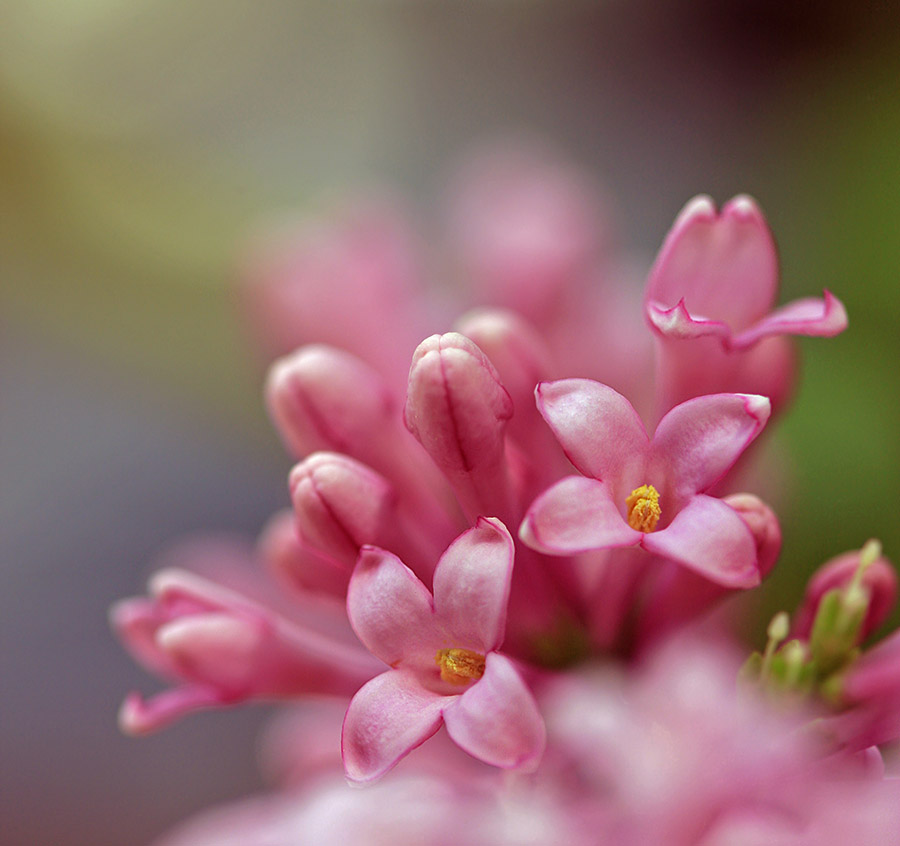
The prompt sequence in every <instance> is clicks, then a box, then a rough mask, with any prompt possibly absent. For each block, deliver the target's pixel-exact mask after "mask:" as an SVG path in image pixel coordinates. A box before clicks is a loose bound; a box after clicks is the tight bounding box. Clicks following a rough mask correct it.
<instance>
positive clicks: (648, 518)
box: [625, 485, 662, 532]
mask: <svg viewBox="0 0 900 846" xmlns="http://www.w3.org/2000/svg"><path fill="white" fill-rule="evenodd" d="M625 505H627V506H628V525H629V526H631V528H632V529H635V530H636V531H638V532H652V531H653V530H654V529H655V528H656V524H657V523H658V522H659V518H660V516H661V515H662V509H661V508H660V507H659V491H658V490H656V488H654V487H653V485H641V486H640V487H639V488H635V489H634V490H633V491H632V492H631V493H630V494H629V496H628V498H627V499H626V500H625Z"/></svg>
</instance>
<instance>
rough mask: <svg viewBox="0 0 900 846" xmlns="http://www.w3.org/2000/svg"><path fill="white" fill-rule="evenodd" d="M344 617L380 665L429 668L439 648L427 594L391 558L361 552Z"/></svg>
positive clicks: (366, 548) (372, 550)
mask: <svg viewBox="0 0 900 846" xmlns="http://www.w3.org/2000/svg"><path fill="white" fill-rule="evenodd" d="M347 614H348V616H349V617H350V624H351V625H352V626H353V631H355V632H356V635H357V637H359V639H360V640H361V641H362V642H363V644H364V645H365V646H366V648H367V649H368V650H369V651H370V652H371V653H372V654H373V655H375V656H376V657H378V658H380V659H381V660H382V661H384V663H385V664H389V665H391V666H392V667H393V666H396V665H397V664H398V663H400V662H401V661H402V662H403V663H404V664H410V663H414V664H418V665H420V666H425V667H430V668H432V669H433V668H434V656H435V654H436V651H437V649H439V648H440V644H438V643H437V642H436V641H433V638H434V637H437V627H436V623H435V620H434V605H433V604H432V599H431V594H430V593H429V592H428V588H426V587H425V585H423V584H422V582H420V581H419V579H418V578H417V577H416V575H415V573H413V571H412V570H410V569H409V567H407V566H406V565H405V564H404V563H403V562H402V561H401V560H400V559H399V558H397V556H396V555H392V554H391V553H390V552H386V551H385V550H383V549H377V548H376V547H371V546H364V547H363V548H362V551H361V552H360V554H359V561H358V562H357V564H356V569H355V570H354V571H353V575H352V576H351V578H350V585H349V587H348V588H347ZM429 634H431V635H432V637H429V636H428V635H429Z"/></svg>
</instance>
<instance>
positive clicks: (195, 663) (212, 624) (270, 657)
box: [110, 543, 382, 734]
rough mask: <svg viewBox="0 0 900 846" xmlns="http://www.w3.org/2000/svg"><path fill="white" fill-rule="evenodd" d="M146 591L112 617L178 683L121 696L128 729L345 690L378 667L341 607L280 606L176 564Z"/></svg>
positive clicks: (191, 552)
mask: <svg viewBox="0 0 900 846" xmlns="http://www.w3.org/2000/svg"><path fill="white" fill-rule="evenodd" d="M223 552H224V555H223ZM236 552H237V551H236V550H234V551H233V550H229V549H227V548H226V549H224V550H223V545H222V544H217V543H207V544H205V545H204V544H197V543H192V544H191V545H190V547H189V548H187V549H185V550H184V551H179V553H178V555H179V557H183V558H186V559H188V560H189V561H190V560H191V559H195V560H197V561H198V562H199V563H201V564H204V563H209V561H210V559H211V560H212V563H213V566H214V567H215V566H216V565H219V567H220V568H221V567H222V565H223V564H224V563H225V560H224V559H225V558H226V557H227V556H232V557H233V556H234V555H235V553H236ZM237 554H238V555H240V553H237ZM253 577H254V578H258V575H257V574H253ZM149 592H150V596H149V597H147V598H143V597H137V598H134V599H126V600H122V601H120V602H118V603H116V604H115V605H114V606H113V608H112V609H111V611H110V620H111V622H112V625H113V628H114V629H115V630H116V632H117V634H118V635H119V637H120V639H121V640H122V642H123V643H124V644H125V646H126V647H127V648H128V649H129V651H130V652H131V653H132V655H133V656H134V657H135V659H136V660H138V661H139V662H140V663H142V664H144V665H145V666H146V667H147V668H148V669H150V670H152V671H153V672H155V673H156V674H157V675H159V676H161V677H162V678H164V679H168V680H170V681H172V682H174V683H175V686H174V687H173V688H171V689H170V690H167V691H164V692H162V693H159V694H157V695H155V696H153V697H152V698H151V699H149V700H144V699H143V698H142V697H141V696H140V695H139V694H137V693H132V694H131V695H130V696H128V698H127V699H126V700H125V702H124V703H123V705H122V708H121V711H120V714H119V723H120V725H121V727H122V729H123V730H124V731H126V732H128V733H129V734H146V733H148V732H152V731H156V730H158V729H160V728H163V727H165V726H166V725H168V724H170V723H172V722H174V721H175V720H177V719H180V718H181V717H182V716H184V715H186V714H188V713H192V712H194V711H198V710H204V709H209V708H219V707H225V706H229V705H235V704H237V703H241V702H246V701H247V700H250V699H285V698H290V697H296V696H299V695H305V694H311V693H327V694H334V695H343V696H349V695H350V694H352V693H353V692H354V691H355V690H356V689H357V688H358V687H359V685H360V684H361V683H362V682H363V681H365V680H367V679H369V678H371V677H372V676H373V675H374V674H375V673H377V672H379V671H380V670H381V668H382V665H381V664H380V663H379V662H378V661H376V660H375V659H373V658H372V657H371V656H369V655H367V654H366V653H365V651H363V650H362V649H360V647H359V645H358V644H357V643H355V642H354V641H353V639H352V638H353V636H352V633H351V632H350V631H349V630H348V629H347V626H346V619H342V618H343V615H342V614H341V613H340V608H339V607H338V608H334V607H332V606H328V605H327V604H321V603H320V604H319V606H318V607H317V609H316V613H315V614H305V615H303V614H299V613H298V612H299V611H300V610H301V607H302V606H299V605H298V606H297V607H296V608H295V609H291V608H290V607H289V606H288V611H287V613H284V612H283V611H282V610H276V608H275V607H272V606H271V605H268V604H266V603H265V602H264V601H258V600H256V599H253V598H251V597H250V596H248V595H247V594H246V593H243V592H241V591H240V590H239V589H232V588H230V587H226V586H225V585H223V584H217V583H216V582H214V581H212V580H210V579H207V578H205V577H204V576H201V575H198V574H197V573H192V572H189V571H187V570H182V569H174V568H171V569H163V570H160V571H158V572H157V573H156V574H155V575H154V576H153V578H152V579H151V580H150V585H149Z"/></svg>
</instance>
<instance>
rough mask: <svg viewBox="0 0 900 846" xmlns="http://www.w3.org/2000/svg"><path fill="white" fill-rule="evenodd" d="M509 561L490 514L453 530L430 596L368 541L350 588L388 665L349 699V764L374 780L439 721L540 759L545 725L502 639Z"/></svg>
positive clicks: (507, 546)
mask: <svg viewBox="0 0 900 846" xmlns="http://www.w3.org/2000/svg"><path fill="white" fill-rule="evenodd" d="M512 567H513V542H512V538H511V537H510V535H509V532H508V531H507V530H506V528H505V527H504V526H503V524H502V523H500V521H499V520H496V519H493V518H479V520H478V522H477V524H476V526H475V528H473V529H470V530H469V531H467V532H465V533H463V534H462V535H461V536H460V537H459V538H457V540H455V541H454V542H453V543H452V544H451V545H450V547H449V548H448V549H447V551H446V552H445V553H444V555H443V556H442V557H441V559H440V561H439V562H438V565H437V568H436V569H435V572H434V597H433V598H432V595H431V593H430V592H429V591H428V589H427V588H426V587H425V585H423V584H422V582H421V581H419V579H418V578H417V577H416V576H415V574H414V573H413V572H412V571H411V570H410V569H409V568H407V567H406V566H405V565H404V564H403V563H402V562H401V561H400V559H398V558H397V557H396V556H394V555H392V554H391V553H389V552H386V551H384V550H381V549H376V548H374V547H368V548H365V549H364V550H363V552H362V554H361V555H360V559H359V562H358V564H357V566H356V570H355V571H354V573H353V577H352V578H351V581H350V587H349V590H348V594H347V612H348V614H349V616H350V622H351V624H352V626H353V629H354V631H355V632H356V634H357V635H358V636H359V639H360V640H361V641H362V642H363V643H364V644H365V645H366V647H368V649H369V650H370V651H371V652H372V653H373V654H374V655H376V656H377V657H378V658H380V659H381V660H382V661H384V662H385V663H386V664H389V665H390V666H391V668H392V669H390V670H388V671H387V672H386V673H382V674H381V675H380V676H377V677H376V678H374V679H372V681H370V682H368V684H366V685H365V686H364V687H363V688H362V689H361V690H360V691H359V692H358V693H357V694H356V695H355V696H354V697H353V699H352V701H351V702H350V707H349V708H348V710H347V716H346V718H345V720H344V729H343V735H342V739H341V748H342V751H343V758H344V768H345V771H346V773H347V775H348V776H349V777H350V778H351V779H353V780H354V781H371V780H372V779H375V778H378V777H379V776H381V775H383V774H384V773H385V772H387V771H388V770H389V769H390V768H391V767H393V766H394V765H395V764H396V763H397V762H398V761H399V760H400V759H401V758H402V757H404V756H405V755H407V754H408V753H409V752H410V751H411V750H412V749H414V748H415V747H417V746H419V745H420V744H421V743H423V742H424V741H425V740H427V739H428V738H429V737H431V736H432V735H433V734H434V733H435V732H436V731H437V730H438V729H439V728H440V726H441V724H442V723H443V724H444V725H446V727H447V731H448V733H449V734H450V737H451V738H452V739H453V740H454V742H455V743H456V744H457V745H459V746H460V747H461V748H462V749H464V750H465V751H466V752H468V753H469V754H471V755H473V756H474V757H476V758H479V759H481V760H482V761H485V762H486V763H489V764H493V765H495V766H498V767H504V768H507V769H513V768H528V767H531V766H536V765H537V762H538V760H539V758H540V755H541V753H542V751H543V747H544V727H543V721H542V719H541V716H540V713H539V712H538V709H537V704H536V703H535V701H534V699H533V697H532V695H531V693H530V692H529V690H528V688H527V687H526V686H525V683H524V682H523V681H522V679H521V677H520V676H519V673H518V671H517V670H516V668H515V666H514V665H513V664H512V662H511V661H510V660H509V659H508V658H506V657H505V656H504V655H502V654H500V653H499V652H498V651H497V650H498V649H499V647H500V644H501V643H502V641H503V635H504V629H505V625H506V605H507V600H508V597H509V588H510V579H511V576H512Z"/></svg>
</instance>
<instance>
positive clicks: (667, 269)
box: [644, 195, 847, 409]
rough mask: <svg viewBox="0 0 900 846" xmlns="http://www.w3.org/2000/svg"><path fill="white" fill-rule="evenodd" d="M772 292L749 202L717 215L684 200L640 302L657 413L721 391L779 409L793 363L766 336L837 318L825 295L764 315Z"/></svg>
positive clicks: (765, 251) (771, 274)
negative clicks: (655, 367) (652, 347)
mask: <svg viewBox="0 0 900 846" xmlns="http://www.w3.org/2000/svg"><path fill="white" fill-rule="evenodd" d="M777 293H778V256H777V253H776V250H775V242H774V241H773V239H772V234H771V232H770V231H769V228H768V226H767V225H766V221H765V219H764V218H763V216H762V212H761V211H760V210H759V207H758V206H757V205H756V203H755V202H754V201H753V200H752V199H751V198H750V197H747V196H739V197H735V198H734V199H733V200H731V201H730V202H728V203H727V204H726V205H725V206H724V208H723V209H722V212H721V213H720V214H717V212H716V208H715V205H714V204H713V202H712V200H711V199H710V198H709V197H706V196H702V195H701V196H699V197H695V198H694V199H693V200H691V201H690V202H689V203H688V204H687V205H686V206H685V207H684V209H683V210H682V211H681V213H680V214H679V215H678V218H677V219H676V221H675V224H674V225H673V226H672V229H671V230H670V232H669V234H668V236H667V237H666V240H665V242H664V243H663V246H662V249H661V250H660V252H659V255H658V256H657V259H656V262H655V264H654V265H653V268H652V270H651V271H650V276H649V279H648V282H647V289H646V293H645V298H644V311H645V314H646V317H647V320H648V322H649V323H650V325H651V327H652V328H653V329H654V331H655V332H656V333H657V335H658V336H659V338H660V340H661V346H660V349H659V357H660V362H659V375H660V377H661V381H662V384H661V385H660V386H658V388H659V390H660V391H661V394H662V405H663V408H664V409H665V408H670V407H671V406H672V405H674V404H675V403H677V402H680V401H682V400H684V399H687V398H688V397H691V396H698V395H700V394H707V393H715V392H717V391H723V390H728V391H734V390H740V391H748V392H753V393H761V394H764V395H766V396H769V397H771V398H772V401H773V404H774V405H775V406H778V405H780V404H781V402H782V401H783V400H784V399H785V398H786V396H787V392H788V390H789V387H790V383H791V381H792V378H793V369H794V359H793V351H792V350H791V348H790V346H788V345H787V344H786V342H785V340H783V339H782V340H775V339H777V338H778V337H779V336H783V335H821V336H832V335H837V334H838V333H840V332H842V331H843V330H844V329H845V328H846V327H847V313H846V311H845V310H844V306H843V305H842V304H841V302H840V300H838V299H837V298H836V297H834V296H833V295H832V294H831V293H829V292H828V291H825V293H824V299H821V300H819V299H814V298H808V299H802V300H797V301H795V302H793V303H789V304H788V305H786V306H782V307H781V308H778V309H776V310H774V311H772V307H773V305H774V303H775V298H776V296H777ZM688 341H690V342H692V343H685V342H688ZM762 342H765V343H762Z"/></svg>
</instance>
